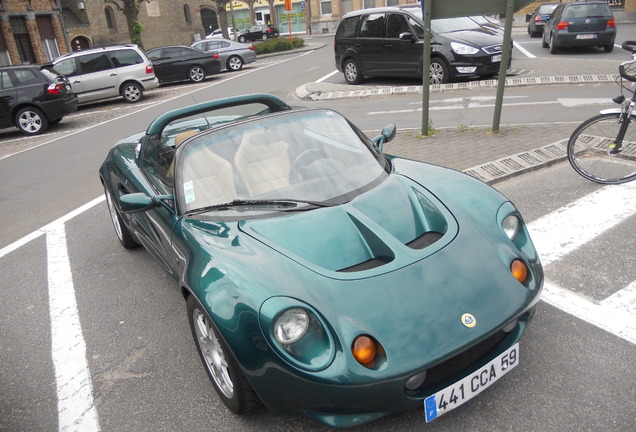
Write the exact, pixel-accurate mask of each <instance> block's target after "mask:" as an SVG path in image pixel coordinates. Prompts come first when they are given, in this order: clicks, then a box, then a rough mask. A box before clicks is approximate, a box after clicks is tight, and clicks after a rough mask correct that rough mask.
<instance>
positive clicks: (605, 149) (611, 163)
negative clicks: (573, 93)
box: [567, 41, 636, 184]
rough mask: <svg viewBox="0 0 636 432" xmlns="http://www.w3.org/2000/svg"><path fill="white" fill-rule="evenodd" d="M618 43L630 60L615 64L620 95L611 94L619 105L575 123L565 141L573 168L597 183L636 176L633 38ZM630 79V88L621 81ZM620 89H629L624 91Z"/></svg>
mask: <svg viewBox="0 0 636 432" xmlns="http://www.w3.org/2000/svg"><path fill="white" fill-rule="evenodd" d="M621 47H622V48H623V49H624V50H626V51H629V52H631V53H632V60H631V61H627V62H624V63H621V65H620V66H619V67H618V70H619V74H620V76H619V77H618V78H617V79H616V83H617V84H618V85H619V86H620V87H621V95H620V96H616V97H614V98H612V101H614V103H617V104H619V105H621V107H620V108H611V109H606V110H602V111H601V113H600V114H599V115H596V116H594V117H592V118H590V119H588V120H586V121H584V122H583V123H581V125H580V126H579V127H577V128H576V129H575V130H574V132H573V133H572V135H571V136H570V140H569V141H568V147H567V154H568V160H569V161H570V165H572V168H574V170H575V171H576V172H577V173H579V174H580V175H582V176H583V177H585V178H586V179H588V180H591V181H593V182H596V183H602V184H620V183H625V182H628V181H631V180H634V179H636V127H630V124H631V123H632V122H634V121H635V118H636V111H635V110H634V107H636V86H635V84H633V83H636V75H630V72H632V71H633V70H636V41H625V42H623V44H622V45H621ZM623 79H624V80H627V81H630V82H631V83H632V84H631V86H632V89H633V90H632V89H630V88H628V87H627V85H626V84H624V82H623ZM623 89H625V90H627V91H630V92H632V95H631V97H629V98H627V97H625V96H624V95H623Z"/></svg>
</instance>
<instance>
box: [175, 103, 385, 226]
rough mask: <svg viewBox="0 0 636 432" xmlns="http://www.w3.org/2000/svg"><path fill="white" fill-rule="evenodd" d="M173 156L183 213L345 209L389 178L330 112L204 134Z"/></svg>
mask: <svg viewBox="0 0 636 432" xmlns="http://www.w3.org/2000/svg"><path fill="white" fill-rule="evenodd" d="M181 151H182V153H181V155H180V156H178V162H177V169H176V170H175V171H176V172H175V176H176V187H175V188H176V195H177V200H178V202H179V203H180V206H181V208H182V209H183V212H184V213H196V212H206V213H207V212H222V213H223V215H224V216H225V215H228V214H230V215H231V214H234V216H236V212H240V213H241V214H245V212H250V217H251V216H253V215H254V214H259V213H261V214H262V213H271V212H272V211H279V210H285V211H289V210H307V209H309V208H315V207H316V206H322V205H336V204H340V203H343V202H347V201H349V200H351V199H353V198H354V197H355V196H357V195H359V194H360V193H363V192H364V191H366V190H368V189H369V188H371V187H373V186H374V185H375V184H377V183H379V182H381V181H382V180H383V179H384V178H386V176H387V175H388V171H389V165H388V162H387V160H386V159H385V158H384V156H382V155H381V154H380V153H379V152H377V151H376V150H374V148H373V146H372V144H371V142H370V141H369V140H368V138H366V137H365V136H364V135H363V134H362V133H361V132H360V131H359V130H358V129H356V128H355V127H354V126H352V125H351V124H350V123H349V122H348V121H347V120H346V119H345V118H344V117H342V116H341V115H339V114H337V113H335V112H334V111H330V110H305V111H296V112H286V113H279V114H274V115H271V116H268V117H265V118H263V117H256V118H254V119H251V120H247V121H242V122H240V123H238V124H229V125H227V126H224V127H221V128H218V129H216V130H212V131H209V132H205V133H202V134H200V135H197V136H195V137H193V138H192V139H191V140H189V141H186V143H184V147H182V150H181Z"/></svg>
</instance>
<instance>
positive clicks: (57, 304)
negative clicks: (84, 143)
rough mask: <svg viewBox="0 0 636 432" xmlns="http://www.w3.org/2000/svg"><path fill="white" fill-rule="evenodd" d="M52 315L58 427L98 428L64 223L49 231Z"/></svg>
mask: <svg viewBox="0 0 636 432" xmlns="http://www.w3.org/2000/svg"><path fill="white" fill-rule="evenodd" d="M46 246H47V254H48V279H49V312H50V315H51V357H52V358H53V367H54V368H55V383H56V387H57V410H58V430H59V431H60V432H72V431H82V432H84V431H86V432H94V431H99V421H98V419H97V411H96V410H95V405H94V403H93V384H92V381H91V374H90V372H89V370H88V363H87V360H86V343H85V342H84V336H83V334H82V326H81V324H80V320H79V315H78V311H77V303H76V301H75V288H74V286H73V274H72V272H71V264H70V262H69V257H68V251H67V247H66V230H65V229H64V223H61V222H60V223H57V224H55V225H53V226H51V227H50V229H49V230H48V231H47V234H46Z"/></svg>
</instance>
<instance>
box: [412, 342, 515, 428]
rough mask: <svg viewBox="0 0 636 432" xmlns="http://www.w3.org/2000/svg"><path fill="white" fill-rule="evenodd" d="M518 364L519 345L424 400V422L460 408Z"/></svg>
mask: <svg viewBox="0 0 636 432" xmlns="http://www.w3.org/2000/svg"><path fill="white" fill-rule="evenodd" d="M518 364H519V344H518V343H517V344H515V345H514V346H513V347H511V348H509V349H508V350H506V351H505V352H503V353H502V354H500V355H499V356H498V357H497V358H495V359H494V360H492V361H491V362H490V363H488V364H487V365H485V366H484V367H482V368H481V369H479V370H477V371H475V372H474V373H473V374H471V375H469V376H467V377H465V378H464V379H462V380H460V381H457V382H456V383H455V384H453V385H450V386H448V387H446V388H445V389H444V390H440V391H438V392H437V393H435V394H434V395H431V396H429V397H427V398H426V399H425V400H424V411H425V412H426V422H427V423H428V422H430V421H433V420H435V419H436V418H437V417H439V416H441V415H443V414H446V413H447V412H449V411H450V410H452V409H455V408H457V407H458V406H461V405H462V404H463V403H464V402H467V401H469V400H470V399H472V398H473V397H475V396H477V395H478V394H479V393H481V392H482V391H484V390H486V389H487V388H488V387H490V386H491V385H492V384H493V383H494V382H495V381H497V380H498V379H499V378H501V377H502V376H504V375H505V374H507V373H508V372H510V371H511V370H512V369H514V368H515V366H517V365H518Z"/></svg>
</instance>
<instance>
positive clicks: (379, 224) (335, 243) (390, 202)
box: [240, 175, 458, 279]
mask: <svg viewBox="0 0 636 432" xmlns="http://www.w3.org/2000/svg"><path fill="white" fill-rule="evenodd" d="M395 209H402V210H400V211H395ZM240 228H241V230H242V231H243V232H245V233H246V234H248V235H250V236H251V237H253V238H254V239H256V240H258V241H260V242H262V243H264V244H266V245H268V246H269V247H271V248H272V249H275V250H277V251H278V252H280V253H281V254H283V255H285V256H286V257H288V258H289V259H292V260H294V261H295V262H297V263H299V264H301V265H303V266H304V267H306V268H307V269H310V270H312V271H314V272H316V273H320V274H322V275H324V276H327V277H330V278H334V279H356V278H361V277H372V276H374V275H377V274H381V273H386V272H390V271H393V270H396V269H398V268H401V267H404V266H406V265H410V264H412V263H413V262H415V261H418V260H421V259H423V258H425V257H427V256H429V255H431V254H433V253H435V252H437V251H438V250H440V249H442V248H443V247H444V246H445V245H447V244H448V243H450V242H451V241H452V239H453V238H454V237H455V236H456V235H457V231H458V226H457V221H456V220H455V218H454V216H453V215H452V214H451V213H450V212H449V211H448V209H446V207H445V206H444V205H443V204H442V203H441V202H440V201H439V200H438V199H437V198H436V197H435V196H434V195H433V194H431V193H430V192H429V191H428V190H426V189H425V188H423V187H421V186H420V185H418V184H416V183H415V182H413V181H411V180H409V179H407V178H405V177H402V176H396V175H392V176H389V177H388V178H387V180H386V181H384V182H383V183H382V184H381V185H380V186H378V187H376V188H374V189H373V190H372V191H370V192H368V193H365V194H363V195H361V196H359V197H358V198H356V199H354V200H353V201H351V202H349V203H347V204H346V205H341V206H336V207H329V208H322V209H318V210H313V211H308V212H305V213H303V214H301V215H293V216H289V217H281V218H272V219H261V220H251V221H246V222H245V223H243V224H241V227H240Z"/></svg>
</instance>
